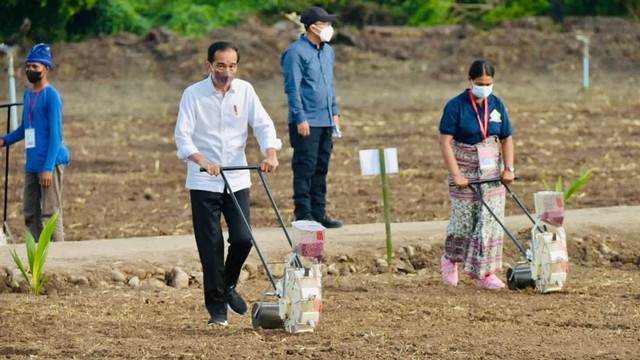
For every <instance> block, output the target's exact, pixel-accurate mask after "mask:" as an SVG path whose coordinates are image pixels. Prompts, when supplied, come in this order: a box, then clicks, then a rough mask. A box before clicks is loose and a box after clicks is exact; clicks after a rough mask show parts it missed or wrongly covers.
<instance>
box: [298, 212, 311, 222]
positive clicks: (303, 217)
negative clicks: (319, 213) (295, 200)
mask: <svg viewBox="0 0 640 360" xmlns="http://www.w3.org/2000/svg"><path fill="white" fill-rule="evenodd" d="M300 220H306V221H316V219H314V218H313V216H311V215H309V214H307V215H305V216H301V217H296V221H300Z"/></svg>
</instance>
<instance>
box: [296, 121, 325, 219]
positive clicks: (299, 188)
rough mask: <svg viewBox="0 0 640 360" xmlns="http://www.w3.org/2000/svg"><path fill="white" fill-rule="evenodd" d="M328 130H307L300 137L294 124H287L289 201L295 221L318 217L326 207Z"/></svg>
mask: <svg viewBox="0 0 640 360" xmlns="http://www.w3.org/2000/svg"><path fill="white" fill-rule="evenodd" d="M331 136H332V128H331V127H311V134H310V135H309V136H307V137H302V136H300V135H299V134H298V128H297V126H296V124H295V123H290V124H289V140H290V142H291V147H293V158H292V159H291V169H292V170H293V202H294V205H295V210H294V215H295V217H296V219H300V218H304V217H306V216H309V215H311V216H314V217H321V216H323V215H324V214H325V210H326V207H327V172H328V171H329V160H330V159H331V151H332V150H333V139H332V137H331Z"/></svg>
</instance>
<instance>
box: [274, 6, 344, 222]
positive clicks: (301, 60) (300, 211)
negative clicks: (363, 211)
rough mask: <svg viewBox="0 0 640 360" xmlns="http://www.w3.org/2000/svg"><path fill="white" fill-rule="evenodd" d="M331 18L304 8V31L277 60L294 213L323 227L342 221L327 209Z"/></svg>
mask: <svg viewBox="0 0 640 360" xmlns="http://www.w3.org/2000/svg"><path fill="white" fill-rule="evenodd" d="M335 19H336V16H335V15H330V14H328V13H327V12H326V11H325V10H324V9H323V8H321V7H317V6H313V7H310V8H309V9H307V10H305V11H303V12H302V14H301V16H300V22H301V23H302V24H303V25H304V27H305V30H306V32H305V33H304V34H303V35H302V36H300V38H299V39H298V40H297V41H295V42H294V43H292V44H291V45H289V47H288V48H287V49H286V50H285V51H284V53H283V54H282V58H281V60H280V64H281V66H282V73H283V75H284V91H285V93H286V94H287V99H288V104H289V115H288V124H289V140H290V142H291V146H292V147H293V158H292V160H291V168H292V169H293V200H294V205H295V210H294V214H295V217H296V220H315V221H317V222H319V223H321V224H322V225H323V226H325V227H327V228H338V227H340V226H342V221H340V220H336V219H332V218H331V217H330V216H329V215H328V214H327V213H326V204H327V201H326V194H327V181H326V179H327V172H328V170H329V160H330V158H331V151H332V149H333V139H332V134H333V132H334V131H335V132H336V133H337V134H339V122H340V117H339V115H338V103H337V101H336V92H335V86H334V83H333V64H334V62H335V53H334V52H333V48H331V46H330V45H329V44H328V42H329V41H330V40H331V37H332V36H333V27H332V26H331V23H332V21H334V20H335Z"/></svg>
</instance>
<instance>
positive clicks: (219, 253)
mask: <svg viewBox="0 0 640 360" xmlns="http://www.w3.org/2000/svg"><path fill="white" fill-rule="evenodd" d="M190 194H191V212H192V218H193V230H194V234H195V238H196V244H197V246H198V254H199V255H200V262H201V263H202V272H203V276H204V279H203V280H204V303H205V306H206V307H207V310H208V311H209V313H210V314H212V306H213V305H215V304H220V303H225V302H226V291H227V289H228V288H229V287H231V286H235V285H236V283H237V281H238V277H239V276H240V270H241V269H242V265H244V262H245V261H246V260H247V257H248V256H249V252H250V251H251V233H250V231H249V229H247V227H246V226H245V224H244V222H243V221H242V217H241V216H240V212H239V211H238V210H237V208H236V207H235V205H234V204H233V199H232V198H231V195H230V194H228V193H216V192H210V191H201V190H191V192H190ZM234 194H235V196H236V198H237V199H238V202H239V203H240V207H241V208H242V212H243V213H244V216H245V217H246V219H247V221H248V222H249V221H250V217H249V189H243V190H240V191H237V192H235V193H234ZM220 214H222V215H224V219H225V221H226V222H227V226H228V229H229V249H228V254H227V259H226V261H225V258H224V238H223V234H222V226H221V224H220Z"/></svg>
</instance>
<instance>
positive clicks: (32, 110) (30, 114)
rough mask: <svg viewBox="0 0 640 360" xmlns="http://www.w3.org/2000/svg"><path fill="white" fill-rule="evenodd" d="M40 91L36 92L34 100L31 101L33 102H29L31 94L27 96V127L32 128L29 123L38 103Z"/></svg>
mask: <svg viewBox="0 0 640 360" xmlns="http://www.w3.org/2000/svg"><path fill="white" fill-rule="evenodd" d="M41 91H42V90H38V91H37V92H36V96H35V99H33V101H31V93H30V94H29V116H28V117H29V127H32V126H31V123H32V122H33V112H34V111H35V109H36V104H37V103H38V96H40V92H41Z"/></svg>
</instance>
